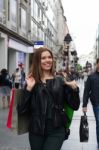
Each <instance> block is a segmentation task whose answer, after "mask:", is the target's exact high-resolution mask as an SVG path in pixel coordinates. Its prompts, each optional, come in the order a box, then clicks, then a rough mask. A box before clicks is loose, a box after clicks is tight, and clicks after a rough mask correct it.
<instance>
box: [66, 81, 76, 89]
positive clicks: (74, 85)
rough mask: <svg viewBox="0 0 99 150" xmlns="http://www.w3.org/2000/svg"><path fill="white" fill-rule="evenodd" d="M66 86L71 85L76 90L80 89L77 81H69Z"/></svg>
mask: <svg viewBox="0 0 99 150" xmlns="http://www.w3.org/2000/svg"><path fill="white" fill-rule="evenodd" d="M66 84H67V85H69V86H70V87H71V88H72V89H76V88H77V87H78V85H77V83H76V81H75V80H73V81H69V82H68V81H67V82H66Z"/></svg>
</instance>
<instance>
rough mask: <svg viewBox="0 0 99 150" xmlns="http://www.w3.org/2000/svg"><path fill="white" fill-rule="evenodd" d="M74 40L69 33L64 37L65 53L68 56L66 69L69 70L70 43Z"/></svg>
mask: <svg viewBox="0 0 99 150" xmlns="http://www.w3.org/2000/svg"><path fill="white" fill-rule="evenodd" d="M71 41H72V38H71V36H70V34H69V33H68V34H67V35H66V36H65V38H64V55H65V56H67V59H66V71H67V72H69V46H70V45H69V44H70V42H71Z"/></svg>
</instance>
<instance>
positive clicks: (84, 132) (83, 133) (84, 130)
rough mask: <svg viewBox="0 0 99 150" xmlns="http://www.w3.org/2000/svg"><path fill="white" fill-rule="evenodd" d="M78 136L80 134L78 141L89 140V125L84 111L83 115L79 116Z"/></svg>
mask: <svg viewBox="0 0 99 150" xmlns="http://www.w3.org/2000/svg"><path fill="white" fill-rule="evenodd" d="M79 136H80V142H88V140H89V126H88V119H87V115H86V113H84V115H83V116H81V120H80V128H79Z"/></svg>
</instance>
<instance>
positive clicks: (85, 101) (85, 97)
mask: <svg viewBox="0 0 99 150" xmlns="http://www.w3.org/2000/svg"><path fill="white" fill-rule="evenodd" d="M90 92H91V79H90V76H88V78H87V81H86V84H85V88H84V93H83V107H87V104H88V99H89V97H90Z"/></svg>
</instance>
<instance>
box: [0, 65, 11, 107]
mask: <svg viewBox="0 0 99 150" xmlns="http://www.w3.org/2000/svg"><path fill="white" fill-rule="evenodd" d="M11 88H12V82H11V80H10V76H9V74H8V71H7V69H5V68H3V69H2V70H1V74H0V97H2V103H3V104H2V108H3V109H4V108H5V107H6V98H7V103H8V107H9V103H10V94H11Z"/></svg>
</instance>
